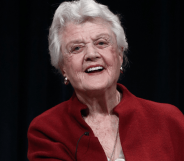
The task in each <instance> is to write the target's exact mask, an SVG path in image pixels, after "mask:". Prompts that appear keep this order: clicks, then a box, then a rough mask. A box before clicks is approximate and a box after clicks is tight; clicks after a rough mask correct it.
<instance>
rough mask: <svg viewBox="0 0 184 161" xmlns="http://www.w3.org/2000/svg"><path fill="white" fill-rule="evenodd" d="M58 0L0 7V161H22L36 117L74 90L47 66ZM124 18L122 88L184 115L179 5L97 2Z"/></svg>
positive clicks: (163, 0)
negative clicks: (126, 63)
mask: <svg viewBox="0 0 184 161" xmlns="http://www.w3.org/2000/svg"><path fill="white" fill-rule="evenodd" d="M61 2H62V1H61V0H24V1H23V0H2V1H1V4H0V20H1V25H0V35H1V39H0V65H1V66H0V161H27V156H26V155H27V136H26V135H27V129H28V126H29V124H30V122H31V121H32V119H33V118H34V117H36V116H37V115H39V114H41V113H42V112H44V111H45V110H47V109H49V108H51V107H53V106H55V105H56V104H58V103H60V102H62V101H65V100H67V99H69V98H70V96H71V95H72V92H73V89H72V87H71V86H70V85H69V86H65V85H64V83H63V77H62V76H60V74H58V72H57V71H56V70H55V69H54V68H53V67H52V66H51V65H50V57H49V52H48V40H47V39H48V30H49V26H50V25H51V21H52V17H53V14H54V12H55V9H56V8H57V7H58V5H59V4H60V3H61ZM98 2H100V3H102V4H105V5H107V6H109V8H110V10H112V11H113V12H114V13H116V14H120V15H121V21H122V25H123V26H124V29H125V32H126V35H127V40H128V43H129V51H128V57H129V60H130V65H129V68H127V69H126V72H125V74H124V75H123V76H121V78H120V80H119V82H120V83H122V84H124V85H125V86H126V87H127V88H128V89H129V90H130V91H131V92H132V93H133V94H135V95H136V96H138V97H142V98H145V99H149V100H153V101H157V102H164V103H170V104H173V105H175V106H177V107H178V108H179V109H180V110H181V111H182V112H183V113H184V100H183V97H184V94H183V90H184V84H183V83H184V65H183V62H184V52H183V48H184V14H183V8H184V5H183V4H182V3H183V2H182V0H126V1H125V0H121V1H120V0H112V1H111V0H98Z"/></svg>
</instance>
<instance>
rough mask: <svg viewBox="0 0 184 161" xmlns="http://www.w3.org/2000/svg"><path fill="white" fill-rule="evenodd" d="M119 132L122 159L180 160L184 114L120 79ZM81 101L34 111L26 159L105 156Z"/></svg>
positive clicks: (83, 160)
mask: <svg viewBox="0 0 184 161" xmlns="http://www.w3.org/2000/svg"><path fill="white" fill-rule="evenodd" d="M118 90H119V91H120V92H122V100H121V102H120V103H119V104H118V105H117V106H116V107H115V108H114V112H115V113H116V114H117V115H118V116H119V135H120V140H121V145H122V149H123V152H124V155H125V160H126V161H184V116H183V114H182V113H181V112H180V111H179V110H178V109H177V108H176V107H175V106H172V105H169V104H163V103H156V102H152V101H148V100H145V99H141V98H138V97H136V96H134V95H133V94H131V93H130V92H129V91H128V90H127V89H126V88H125V87H124V86H123V85H120V84H118ZM85 108H87V106H86V105H84V104H82V103H81V102H79V101H78V99H77V97H76V95H75V94H74V95H73V96H72V98H71V99H70V100H68V101H66V102H63V103H61V104H59V105H57V106H55V107H53V108H51V109H49V110H47V111H46V112H44V113H43V114H41V115H39V116H38V117H36V118H35V119H34V120H33V121H32V122H31V124H30V127H29V130H28V158H29V161H72V160H75V151H76V146H77V141H78V140H79V138H80V136H81V135H82V134H84V132H89V136H85V135H84V136H83V137H82V138H81V140H80V142H79V145H78V149H77V160H78V161H107V158H106V155H105V153H104V150H103V148H102V146H101V144H100V143H99V141H98V138H97V137H95V136H94V133H93V131H92V129H91V128H90V127H89V126H88V125H87V124H86V122H85V121H84V120H83V118H82V116H81V110H82V109H85Z"/></svg>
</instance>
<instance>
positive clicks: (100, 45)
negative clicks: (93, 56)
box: [95, 39, 109, 48]
mask: <svg viewBox="0 0 184 161" xmlns="http://www.w3.org/2000/svg"><path fill="white" fill-rule="evenodd" d="M95 44H96V46H97V47H98V48H106V47H107V46H108V45H109V42H108V41H107V40H105V39H100V40H97V41H96V42H95Z"/></svg>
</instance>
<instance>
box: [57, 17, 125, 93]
mask: <svg viewBox="0 0 184 161" xmlns="http://www.w3.org/2000/svg"><path fill="white" fill-rule="evenodd" d="M61 34H62V43H61V51H62V56H63V65H62V66H61V65H60V68H61V71H62V72H63V75H64V77H67V78H68V79H69V81H70V83H71V84H72V86H73V87H74V89H75V91H80V92H87V91H88V92H89V91H91V92H92V91H99V90H106V89H108V88H110V87H112V86H116V83H117V80H118V78H119V74H120V67H121V64H122V61H123V60H122V55H121V52H122V51H120V50H119V49H118V47H117V42H116V37H115V35H114V33H113V32H112V31H111V29H110V25H109V24H108V23H106V22H104V21H102V20H101V19H96V20H93V21H87V22H85V23H82V24H74V23H68V24H67V26H66V28H65V30H64V31H63V32H62V33H61Z"/></svg>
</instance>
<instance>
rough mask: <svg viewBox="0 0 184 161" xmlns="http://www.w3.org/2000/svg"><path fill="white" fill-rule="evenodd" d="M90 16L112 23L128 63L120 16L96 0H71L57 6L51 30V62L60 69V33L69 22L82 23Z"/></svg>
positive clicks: (126, 45)
mask: <svg viewBox="0 0 184 161" xmlns="http://www.w3.org/2000/svg"><path fill="white" fill-rule="evenodd" d="M88 18H101V19H103V20H105V21H106V22H108V23H109V24H110V25H111V29H112V31H113V32H114V34H115V36H116V40H117V45H118V48H120V49H122V48H123V52H122V54H123V57H124V62H123V64H126V63H127V62H125V61H128V60H127V57H126V55H125V54H124V51H126V50H127V49H128V43H127V40H126V36H125V32H124V29H123V27H122V26H121V22H120V20H119V17H118V16H117V15H115V14H113V13H112V12H111V11H110V10H109V9H108V7H107V6H105V5H102V4H99V3H97V2H95V1H94V0H78V1H71V2H63V3H61V4H60V5H59V7H58V8H57V10H56V12H55V14H54V18H53V21H52V25H51V27H50V30H49V51H50V56H51V64H52V65H53V66H54V67H55V68H56V69H59V63H61V61H60V60H61V59H62V53H61V41H62V35H59V33H61V31H62V30H63V29H64V27H65V26H66V24H67V23H68V22H75V23H76V22H77V23H82V22H84V21H85V20H86V19H88Z"/></svg>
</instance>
